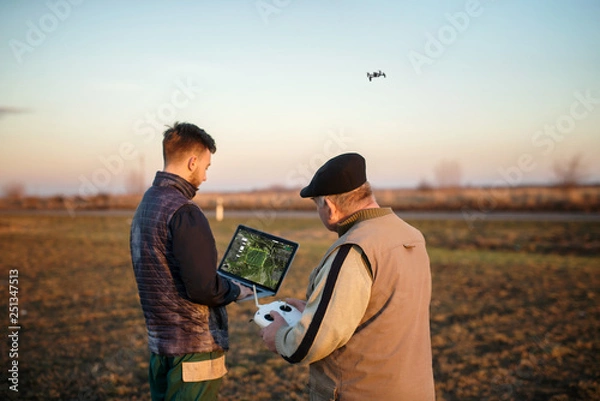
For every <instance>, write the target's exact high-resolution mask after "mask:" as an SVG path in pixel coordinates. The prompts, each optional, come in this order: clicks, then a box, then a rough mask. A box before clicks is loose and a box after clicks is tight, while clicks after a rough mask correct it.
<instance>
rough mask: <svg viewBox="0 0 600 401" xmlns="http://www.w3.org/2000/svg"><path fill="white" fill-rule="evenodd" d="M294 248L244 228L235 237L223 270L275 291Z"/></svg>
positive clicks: (226, 256)
mask: <svg viewBox="0 0 600 401" xmlns="http://www.w3.org/2000/svg"><path fill="white" fill-rule="evenodd" d="M293 251H294V249H293V247H292V246H291V245H288V244H285V243H283V242H280V241H277V240H275V239H270V238H266V237H263V236H260V235H259V234H256V233H253V232H251V231H247V230H244V229H243V228H242V229H240V231H239V232H238V233H237V235H236V237H235V238H234V239H233V242H232V243H231V246H230V247H229V249H228V251H227V255H225V260H224V262H223V265H222V266H221V267H222V269H223V270H224V271H226V272H228V273H231V274H237V275H239V276H242V277H244V278H246V279H248V280H251V281H255V282H257V283H260V284H262V285H264V286H265V287H268V288H270V289H273V290H275V289H276V287H277V283H278V282H279V279H280V278H281V275H282V274H283V273H284V272H285V268H286V267H287V264H288V262H289V260H290V256H291V254H292V253H293Z"/></svg>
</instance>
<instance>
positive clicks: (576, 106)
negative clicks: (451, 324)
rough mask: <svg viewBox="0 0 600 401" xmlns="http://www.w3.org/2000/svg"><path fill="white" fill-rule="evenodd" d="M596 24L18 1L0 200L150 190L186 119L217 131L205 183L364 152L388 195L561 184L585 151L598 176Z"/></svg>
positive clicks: (509, 9)
mask: <svg viewBox="0 0 600 401" xmlns="http://www.w3.org/2000/svg"><path fill="white" fill-rule="evenodd" d="M598 20H600V3H598V2H597V1H594V0H582V1H579V2H577V3H575V4H568V3H564V2H560V1H550V2H548V1H542V0H532V1H531V2H527V3H526V4H520V3H511V2H499V1H493V0H485V1H478V0H467V1H454V0H453V1H448V2H437V1H432V0H427V1H423V2H415V1H404V2H393V1H391V0H389V1H375V2H371V3H368V4H365V3H362V2H358V1H355V2H345V3H344V4H341V2H338V1H336V0H328V1H324V2H320V3H312V2H310V3H309V2H300V1H294V0H286V1H272V0H256V1H255V0H250V1H239V0H232V1H230V2H227V4H224V2H218V3H214V4H213V3H206V4H196V3H194V4H190V3H188V2H181V1H179V2H177V1H175V2H169V3H168V4H166V3H141V2H135V3H125V4H123V3H121V2H116V1H108V2H103V3H98V2H84V1H81V0H48V1H45V2H42V3H35V4H29V3H22V2H4V3H2V5H0V37H2V38H3V43H4V46H2V48H1V49H0V71H1V74H0V88H2V90H1V91H0V138H1V140H2V150H1V151H0V152H1V153H0V156H1V157H0V194H2V193H3V192H4V191H6V188H7V187H9V186H10V185H14V184H19V183H20V184H22V185H24V192H25V194H26V195H28V196H53V195H66V196H72V195H91V194H93V193H110V194H124V193H127V192H131V191H133V190H134V189H135V192H139V189H140V188H142V187H143V188H144V189H145V188H147V187H148V186H149V185H150V184H151V182H152V179H153V177H154V174H155V172H156V171H159V170H162V150H161V142H160V140H161V136H162V132H163V131H164V129H165V126H166V125H172V124H173V123H174V122H175V121H187V122H190V123H193V124H196V125H198V126H199V127H201V128H204V129H205V130H206V131H207V132H208V133H209V134H210V135H211V136H213V138H214V139H215V141H216V144H217V152H216V153H215V154H214V155H213V159H212V160H213V163H212V165H211V167H210V169H209V170H208V180H207V182H205V183H203V184H202V186H201V187H200V193H202V192H209V193H214V192H224V191H229V192H232V191H233V192H240V191H250V190H257V189H264V188H267V187H275V186H283V187H302V186H304V185H306V184H308V182H309V181H310V179H311V178H312V175H313V174H314V172H315V171H316V170H317V169H318V167H319V166H320V165H321V164H322V163H324V162H325V161H326V160H327V159H329V158H331V157H333V156H335V155H337V154H340V153H345V152H352V151H355V152H358V153H361V154H362V155H363V156H364V157H365V158H366V160H367V177H368V179H369V181H370V182H371V184H372V185H373V187H374V188H384V187H385V188H406V189H410V188H416V187H418V186H419V185H422V184H424V183H427V184H429V185H431V186H433V187H437V186H444V185H448V184H452V185H460V186H461V187H484V186H497V187H500V186H502V185H505V186H511V187H517V186H528V185H534V186H540V185H541V186H551V185H555V184H556V183H557V182H559V181H560V179H561V176H560V175H561V173H560V170H561V169H562V171H563V175H564V174H566V173H565V169H568V168H569V163H573V162H577V163H578V164H577V165H576V166H575V172H576V178H577V183H581V184H584V185H585V184H593V183H595V184H594V185H596V184H597V183H599V182H600V158H598V157H596V153H597V151H598V150H599V149H600V132H599V128H598V127H600V107H599V106H600V52H599V51H598V50H597V43H598V42H600V24H598V23H597V21H598ZM379 70H381V71H382V72H384V73H385V74H386V76H385V77H383V76H382V77H376V78H373V79H372V80H369V79H368V78H367V73H372V72H374V71H379ZM134 187H135V188H134Z"/></svg>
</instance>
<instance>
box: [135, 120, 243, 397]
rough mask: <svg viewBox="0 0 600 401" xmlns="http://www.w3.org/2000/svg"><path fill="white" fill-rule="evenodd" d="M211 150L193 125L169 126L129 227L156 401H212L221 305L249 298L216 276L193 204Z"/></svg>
mask: <svg viewBox="0 0 600 401" xmlns="http://www.w3.org/2000/svg"><path fill="white" fill-rule="evenodd" d="M215 151H216V146H215V142H214V140H213V138H212V137H211V136H210V135H208V134H207V133H206V132H204V130H202V129H200V128H198V127H197V126H195V125H193V124H187V123H181V124H180V123H176V124H175V125H174V126H173V127H172V128H169V129H167V130H166V131H165V133H164V139H163V159H164V170H163V171H159V172H157V173H156V177H155V179H154V182H153V184H152V186H151V187H150V188H149V189H148V190H147V191H146V193H145V194H144V197H143V198H142V201H141V202H140V204H139V206H138V208H137V210H136V212H135V215H134V217H133V221H132V223H131V238H130V249H131V259H132V262H133V269H134V272H135V278H136V281H137V285H138V291H139V296H140V302H141V304H142V309H143V311H144V316H145V319H146V326H147V329H148V346H149V348H150V351H151V356H150V369H149V380H150V391H151V394H152V400H154V401H156V400H216V399H217V395H218V392H219V388H220V386H221V380H222V377H223V376H224V375H225V373H226V368H225V351H226V350H227V349H228V348H229V338H228V326H227V312H226V310H225V305H227V304H229V303H231V302H233V301H235V300H236V299H238V298H243V297H245V296H247V295H250V294H251V293H252V291H251V290H250V289H248V288H246V287H242V286H240V285H239V284H237V283H234V282H231V281H228V280H226V279H223V278H222V277H220V276H219V275H217V249H216V246H215V240H214V237H213V235H212V231H211V229H210V226H209V224H208V220H207V219H206V217H205V216H204V213H203V212H202V210H201V209H200V208H199V207H198V206H197V205H196V204H195V203H194V202H193V201H192V198H193V197H194V195H195V194H196V191H197V190H198V187H199V186H200V184H202V183H203V182H204V181H206V170H207V169H208V167H209V166H210V163H211V155H212V154H213V153H214V152H215Z"/></svg>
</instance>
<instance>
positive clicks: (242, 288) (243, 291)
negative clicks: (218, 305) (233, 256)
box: [232, 281, 254, 301]
mask: <svg viewBox="0 0 600 401" xmlns="http://www.w3.org/2000/svg"><path fill="white" fill-rule="evenodd" d="M232 282H233V284H235V285H237V286H238V287H240V295H238V297H237V299H236V301H237V300H238V299H244V298H246V297H248V296H250V295H252V294H254V291H252V288H249V287H246V286H245V285H241V284H240V283H238V282H236V281H232Z"/></svg>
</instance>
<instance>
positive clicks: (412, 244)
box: [261, 153, 435, 401]
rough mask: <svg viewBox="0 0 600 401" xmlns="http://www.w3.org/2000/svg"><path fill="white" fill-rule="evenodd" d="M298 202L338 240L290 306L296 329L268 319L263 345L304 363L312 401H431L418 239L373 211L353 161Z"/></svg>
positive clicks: (424, 267)
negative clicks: (310, 203)
mask: <svg viewBox="0 0 600 401" xmlns="http://www.w3.org/2000/svg"><path fill="white" fill-rule="evenodd" d="M300 196H302V197H304V198H307V197H308V198H312V199H313V200H314V201H315V203H316V204H317V210H318V213H319V217H320V218H321V221H322V222H323V224H324V225H325V227H326V228H327V229H328V230H331V231H335V232H337V233H338V235H339V238H338V240H337V241H336V242H335V243H334V244H333V245H332V246H331V247H330V248H329V250H328V251H327V252H326V253H325V256H324V257H323V259H322V260H321V262H320V263H319V264H318V266H317V267H316V268H315V269H314V270H313V272H312V273H311V275H310V279H309V285H308V289H307V294H306V299H307V301H300V300H294V299H289V300H288V302H289V303H290V304H292V305H294V306H295V307H297V308H298V309H299V310H301V311H303V313H302V318H301V319H300V321H299V322H298V323H296V324H295V325H293V326H288V325H287V324H286V322H285V320H284V319H283V318H282V317H281V316H279V315H278V314H277V312H273V313H272V315H273V317H274V318H275V320H274V322H273V323H272V324H271V325H269V326H267V327H266V328H264V329H263V330H262V332H261V334H262V337H263V340H264V342H265V344H266V346H267V347H268V348H269V349H270V350H271V351H273V352H276V353H279V354H281V356H282V357H283V358H284V359H286V360H287V361H288V362H290V363H307V364H310V365H309V366H310V379H309V390H310V399H311V400H343V401H353V400H356V401H363V400H409V401H430V400H434V399H435V389H434V381H433V369H432V357H431V340H430V329H429V303H430V300H431V272H430V267H429V257H428V255H427V251H426V249H425V240H424V238H423V236H422V235H421V233H420V232H419V231H418V230H417V229H415V228H413V227H411V226H410V225H408V224H407V223H405V222H404V221H403V220H401V219H400V218H399V217H398V216H396V214H394V212H393V211H392V210H391V209H388V208H380V207H379V205H378V204H377V202H376V200H375V198H374V196H373V194H372V191H371V187H370V185H369V183H368V182H367V178H366V171H365V160H364V158H363V157H362V156H360V155H359V154H357V153H347V154H343V155H340V156H337V157H334V158H333V159H331V160H329V161H328V162H327V163H325V164H324V165H323V166H322V167H321V168H319V170H317V172H316V173H315V175H314V177H313V179H312V180H311V182H310V184H309V185H308V186H307V187H305V188H304V189H302V191H301V192H300Z"/></svg>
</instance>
